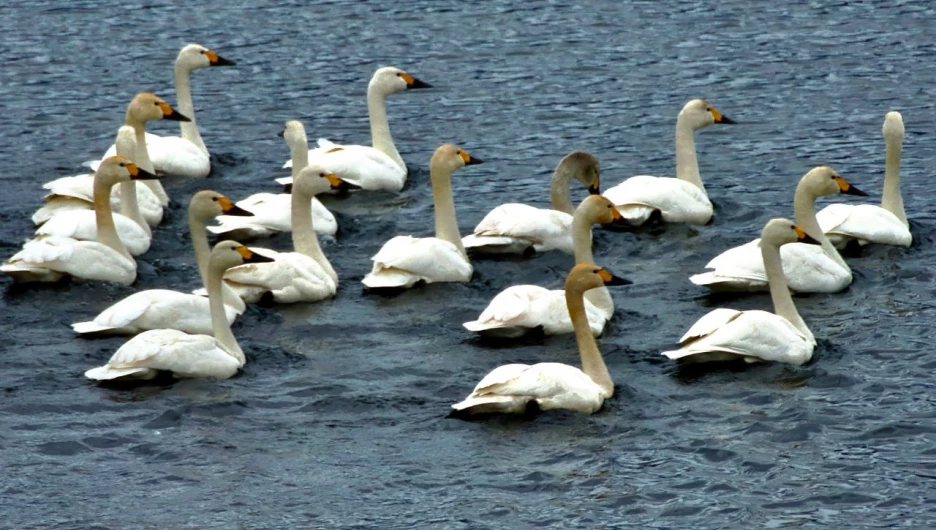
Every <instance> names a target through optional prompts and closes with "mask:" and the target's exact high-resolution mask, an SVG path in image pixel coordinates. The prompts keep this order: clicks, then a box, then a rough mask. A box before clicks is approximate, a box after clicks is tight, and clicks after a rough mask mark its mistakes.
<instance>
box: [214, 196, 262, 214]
mask: <svg viewBox="0 0 936 530" xmlns="http://www.w3.org/2000/svg"><path fill="white" fill-rule="evenodd" d="M218 205H219V206H221V211H222V212H223V213H224V215H236V216H238V217H253V215H254V214H253V212H248V211H247V210H245V209H243V208H241V207H240V206H238V205H236V204H234V203H233V202H231V199H228V198H227V197H219V198H218Z"/></svg>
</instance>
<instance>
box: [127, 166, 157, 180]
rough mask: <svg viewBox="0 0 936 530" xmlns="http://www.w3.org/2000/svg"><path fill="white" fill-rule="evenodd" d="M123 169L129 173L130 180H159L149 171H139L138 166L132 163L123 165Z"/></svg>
mask: <svg viewBox="0 0 936 530" xmlns="http://www.w3.org/2000/svg"><path fill="white" fill-rule="evenodd" d="M124 168H125V169H126V170H127V172H129V173H130V179H131V180H155V179H158V178H159V176H157V175H154V174H152V173H150V172H149V171H145V170H143V169H140V166H138V165H136V164H134V163H133V162H130V163H129V164H127V165H125V166H124Z"/></svg>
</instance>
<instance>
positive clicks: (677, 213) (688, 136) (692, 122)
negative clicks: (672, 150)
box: [604, 99, 737, 225]
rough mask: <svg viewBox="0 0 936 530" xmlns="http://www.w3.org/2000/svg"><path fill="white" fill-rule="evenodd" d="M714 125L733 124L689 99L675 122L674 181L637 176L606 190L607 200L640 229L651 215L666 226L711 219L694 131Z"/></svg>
mask: <svg viewBox="0 0 936 530" xmlns="http://www.w3.org/2000/svg"><path fill="white" fill-rule="evenodd" d="M715 123H728V124H733V123H737V122H735V121H734V120H732V119H731V118H728V117H727V116H725V115H723V114H722V113H720V112H718V110H716V109H715V107H713V106H712V105H710V104H709V102H707V101H705V100H704V99H693V100H692V101H690V102H689V103H686V105H685V106H684V107H683V108H682V110H681V111H680V112H679V116H678V117H677V118H676V178H672V177H653V176H650V175H637V176H635V177H631V178H629V179H627V180H625V181H624V182H622V183H620V184H618V185H617V186H614V187H613V188H611V189H608V190H607V191H605V192H604V196H605V197H607V198H609V199H611V201H612V202H614V204H615V206H617V208H618V210H620V211H621V215H623V216H624V218H625V219H627V220H628V221H629V222H630V223H631V224H632V225H641V224H643V223H645V222H647V220H648V219H650V216H651V215H653V214H654V213H655V212H659V213H657V215H659V216H661V217H662V219H663V221H666V222H668V223H690V224H706V223H708V222H709V220H711V219H712V203H711V201H709V198H708V194H707V193H706V192H705V186H704V185H703V184H702V177H700V176H699V162H698V160H696V150H695V139H694V138H693V135H694V133H695V131H697V130H699V129H702V128H703V127H708V126H709V125H712V124H715Z"/></svg>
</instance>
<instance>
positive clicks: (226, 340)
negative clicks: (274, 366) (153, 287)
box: [84, 241, 269, 381]
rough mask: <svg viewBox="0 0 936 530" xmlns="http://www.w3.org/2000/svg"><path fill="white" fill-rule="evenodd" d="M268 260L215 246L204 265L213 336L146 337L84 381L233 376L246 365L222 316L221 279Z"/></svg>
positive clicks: (231, 246) (233, 246)
mask: <svg viewBox="0 0 936 530" xmlns="http://www.w3.org/2000/svg"><path fill="white" fill-rule="evenodd" d="M268 260H269V258H266V257H264V256H261V255H260V254H256V253H253V252H251V250H250V249H249V248H247V247H245V246H243V245H241V244H240V243H237V242H234V241H222V242H220V243H218V244H217V245H215V248H214V250H212V252H211V259H210V260H209V261H208V284H207V289H208V299H209V304H210V305H211V322H212V329H213V331H214V336H212V335H207V334H205V335H190V334H188V333H183V332H181V331H179V330H176V329H153V330H150V331H146V332H143V333H141V334H139V335H137V336H135V337H133V338H132V339H130V340H129V341H127V342H126V343H125V344H124V345H123V346H121V347H120V349H118V350H117V351H116V352H115V353H114V355H113V356H112V357H111V358H110V360H109V361H108V362H107V364H105V365H104V366H100V367H98V368H92V369H90V370H88V371H87V372H85V374H84V375H85V377H87V378H88V379H94V380H97V381H104V380H109V379H120V378H124V379H151V378H153V377H155V376H156V374H157V373H158V372H160V371H167V372H172V374H173V375H174V376H176V377H180V378H181V377H216V378H218V379H227V378H228V377H231V376H233V375H234V374H236V373H237V371H238V370H239V369H240V368H242V367H243V366H244V363H245V362H247V361H246V359H245V357H244V352H243V350H241V348H240V345H239V344H238V343H237V339H236V338H235V337H234V333H232V332H231V326H230V324H228V322H227V319H226V318H225V316H224V302H223V301H222V300H221V298H222V297H221V281H222V280H221V275H222V274H224V271H225V270H227V269H228V268H229V267H234V266H237V265H241V264H243V263H258V262H264V261H268Z"/></svg>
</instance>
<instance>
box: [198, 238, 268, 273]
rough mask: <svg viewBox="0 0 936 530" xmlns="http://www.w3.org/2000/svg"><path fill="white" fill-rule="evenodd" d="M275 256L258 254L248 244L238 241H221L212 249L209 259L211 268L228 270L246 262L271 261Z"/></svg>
mask: <svg viewBox="0 0 936 530" xmlns="http://www.w3.org/2000/svg"><path fill="white" fill-rule="evenodd" d="M272 261H274V260H273V258H268V257H267V256H264V255H262V254H257V253H256V252H254V251H253V250H251V249H250V248H248V247H247V246H246V245H242V244H240V243H238V242H237V241H229V240H225V241H221V242H220V243H218V244H217V245H215V246H214V248H213V249H211V257H210V258H209V259H208V267H209V269H210V270H214V271H218V270H219V269H220V271H222V272H223V271H226V270H228V269H230V268H231V267H237V266H238V265H244V264H246V263H270V262H272Z"/></svg>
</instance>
